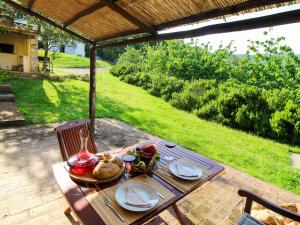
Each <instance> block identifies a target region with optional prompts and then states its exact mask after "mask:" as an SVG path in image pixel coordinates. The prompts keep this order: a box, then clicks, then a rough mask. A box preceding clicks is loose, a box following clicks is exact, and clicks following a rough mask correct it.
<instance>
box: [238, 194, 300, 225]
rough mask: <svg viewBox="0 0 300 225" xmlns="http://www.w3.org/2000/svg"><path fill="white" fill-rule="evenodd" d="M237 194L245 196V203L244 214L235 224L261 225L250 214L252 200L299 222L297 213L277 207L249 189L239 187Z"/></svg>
mask: <svg viewBox="0 0 300 225" xmlns="http://www.w3.org/2000/svg"><path fill="white" fill-rule="evenodd" d="M238 194H239V195H240V196H241V197H246V205H245V210H244V214H243V215H242V217H241V218H240V220H239V222H238V223H237V225H256V224H257V225H263V223H262V222H260V221H258V220H256V219H255V218H254V217H252V216H251V208H252V203H253V201H254V202H257V203H258V204H260V205H262V206H264V207H266V208H267V209H270V210H272V211H273V212H275V213H278V214H280V215H282V216H283V217H286V218H289V219H292V220H294V221H296V222H300V215H299V214H297V213H295V212H292V211H290V210H287V209H285V208H282V207H279V206H277V205H274V204H273V203H271V202H269V201H268V200H266V199H263V198H262V197H260V196H258V195H256V194H255V193H253V192H251V191H248V190H246V189H240V190H239V191H238Z"/></svg>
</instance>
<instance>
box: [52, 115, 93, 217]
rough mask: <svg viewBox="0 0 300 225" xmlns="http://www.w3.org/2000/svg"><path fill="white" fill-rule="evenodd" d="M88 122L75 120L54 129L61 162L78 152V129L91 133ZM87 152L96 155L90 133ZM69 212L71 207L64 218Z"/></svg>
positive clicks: (87, 120) (79, 142)
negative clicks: (87, 130)
mask: <svg viewBox="0 0 300 225" xmlns="http://www.w3.org/2000/svg"><path fill="white" fill-rule="evenodd" d="M90 122H91V121H90V119H86V120H75V121H71V122H68V123H65V124H63V125H61V126H58V127H56V128H55V129H54V131H55V132H56V134H57V138H58V143H59V147H60V152H61V156H62V159H63V161H66V160H68V159H69V157H70V156H72V155H74V154H76V153H78V152H79V151H80V147H81V141H80V135H79V131H80V129H82V128H86V127H87V128H88V129H89V131H91V128H90ZM88 150H89V151H90V152H91V153H97V148H96V145H95V141H94V139H93V136H92V135H91V132H90V135H89V140H88ZM71 211H72V209H71V207H68V208H67V209H66V210H65V212H64V213H65V215H66V216H69V215H70V213H71Z"/></svg>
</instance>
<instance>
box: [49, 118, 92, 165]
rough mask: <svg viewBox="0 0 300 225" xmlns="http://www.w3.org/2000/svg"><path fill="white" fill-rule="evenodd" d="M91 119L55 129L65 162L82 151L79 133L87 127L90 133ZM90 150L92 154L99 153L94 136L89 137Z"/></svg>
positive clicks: (69, 123) (68, 123) (66, 124)
mask: <svg viewBox="0 0 300 225" xmlns="http://www.w3.org/2000/svg"><path fill="white" fill-rule="evenodd" d="M90 122H91V121H90V119H86V120H75V121H71V122H67V123H65V124H63V125H61V126H58V127H56V128H55V129H54V131H55V132H56V134H57V138H58V143H59V147H60V152H61V156H62V158H63V160H64V161H66V160H68V158H69V157H70V156H72V155H74V154H76V153H78V152H79V151H80V146H81V142H80V136H79V131H80V129H82V128H85V127H87V128H88V129H89V130H90V131H91V129H90ZM88 150H89V151H90V152H91V153H97V148H96V145H95V142H94V139H93V136H92V135H91V132H90V135H89V140H88Z"/></svg>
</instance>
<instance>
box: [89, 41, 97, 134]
mask: <svg viewBox="0 0 300 225" xmlns="http://www.w3.org/2000/svg"><path fill="white" fill-rule="evenodd" d="M96 70H97V68H96V48H95V45H92V47H91V49H90V96H89V117H90V120H91V132H92V134H94V133H95V117H96Z"/></svg>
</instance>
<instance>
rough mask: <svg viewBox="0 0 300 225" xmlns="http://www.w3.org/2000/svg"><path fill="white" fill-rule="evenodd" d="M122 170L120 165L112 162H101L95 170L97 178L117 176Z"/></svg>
mask: <svg viewBox="0 0 300 225" xmlns="http://www.w3.org/2000/svg"><path fill="white" fill-rule="evenodd" d="M119 172H120V167H119V166H118V165H117V164H114V163H111V162H99V163H98V165H97V166H96V167H95V169H94V171H93V175H94V177H95V178H97V179H99V180H105V179H108V178H111V177H113V176H116V175H117V174H118V173H119Z"/></svg>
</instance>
